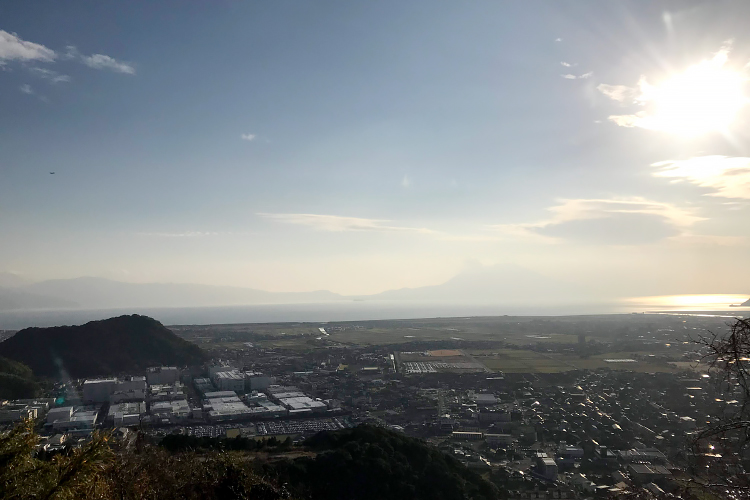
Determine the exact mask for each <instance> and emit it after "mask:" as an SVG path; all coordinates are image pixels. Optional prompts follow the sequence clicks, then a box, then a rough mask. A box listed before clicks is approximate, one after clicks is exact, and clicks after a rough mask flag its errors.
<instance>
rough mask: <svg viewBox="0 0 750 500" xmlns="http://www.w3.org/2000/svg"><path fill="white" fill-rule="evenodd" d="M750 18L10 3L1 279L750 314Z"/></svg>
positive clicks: (676, 11)
mask: <svg viewBox="0 0 750 500" xmlns="http://www.w3.org/2000/svg"><path fill="white" fill-rule="evenodd" d="M749 16H750V4H749V3H748V2H745V1H720V0H711V1H661V2H659V1H656V2H641V1H633V2H630V1H615V2H596V1H591V0H588V1H566V2H558V1H548V2H543V1H540V2H497V1H482V0H476V1H472V2H451V1H443V0H424V1H420V0H414V1H410V2H403V1H396V0H394V1H388V0H385V1H378V2H350V1H327V0H321V1H316V2H309V1H303V0H299V1H287V0H278V1H273V2H266V1H248V2H178V1H171V2H170V1H163V2H138V1H131V2H119V3H115V2H95V3H89V2H87V3H84V2H77V3H74V2H64V3H60V2H50V3H45V4H44V5H42V4H37V3H29V2H4V3H2V4H0V110H2V121H0V235H1V236H0V238H1V241H2V244H1V245H0V271H6V272H12V273H16V274H19V275H21V276H23V277H25V278H28V279H31V280H43V279H52V278H71V277H78V276H98V277H105V278H110V279H116V280H121V281H130V282H178V283H179V282H185V283H204V284H213V285H233V286H244V287H252V288H259V289H264V290H269V291H306V290H319V289H327V290H331V291H334V292H338V293H344V294H367V293H377V292H380V291H383V290H388V289H397V288H402V287H418V286H425V285H434V284H439V283H442V282H445V281H446V280H448V279H450V278H451V277H453V276H455V275H457V274H460V273H462V272H463V271H464V270H465V269H467V268H471V269H476V267H477V266H487V267H488V268H489V267H492V266H507V265H509V266H520V267H523V268H525V269H528V270H530V271H533V272H536V273H539V274H541V275H543V276H548V277H550V278H554V279H557V280H562V281H564V282H569V283H576V284H578V285H581V286H585V287H587V288H588V289H589V290H592V291H593V292H594V293H595V294H600V295H602V296H607V297H630V296H644V295H660V294H680V293H748V292H750V288H749V287H748V285H747V283H748V282H750V266H749V265H748V261H747V257H748V255H750V223H749V222H748V221H750V141H749V140H748V139H750V127H749V125H750V106H747V97H746V96H748V95H750V91H749V90H748V81H747V79H748V76H749V75H750V33H748V31H747V27H746V20H747V19H748V17H749ZM51 172H54V174H52V173H51Z"/></svg>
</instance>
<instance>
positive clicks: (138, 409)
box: [107, 401, 146, 427]
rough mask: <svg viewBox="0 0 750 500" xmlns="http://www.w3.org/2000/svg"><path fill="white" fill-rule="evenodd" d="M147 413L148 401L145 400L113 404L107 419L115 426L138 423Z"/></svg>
mask: <svg viewBox="0 0 750 500" xmlns="http://www.w3.org/2000/svg"><path fill="white" fill-rule="evenodd" d="M145 413H146V403H144V402H143V401H141V402H137V403H119V404H113V405H110V407H109V413H108V414H107V420H108V421H109V422H110V423H112V424H113V425H114V426H115V427H122V426H129V425H138V424H140V422H141V416H142V415H144V414H145Z"/></svg>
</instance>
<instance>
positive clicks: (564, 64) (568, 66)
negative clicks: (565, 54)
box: [560, 61, 576, 68]
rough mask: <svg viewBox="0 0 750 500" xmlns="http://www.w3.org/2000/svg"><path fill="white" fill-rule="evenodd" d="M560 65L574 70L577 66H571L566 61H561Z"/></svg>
mask: <svg viewBox="0 0 750 500" xmlns="http://www.w3.org/2000/svg"><path fill="white" fill-rule="evenodd" d="M560 65H561V66H564V67H566V68H572V67H573V66H576V65H575V64H570V63H568V62H565V61H560Z"/></svg>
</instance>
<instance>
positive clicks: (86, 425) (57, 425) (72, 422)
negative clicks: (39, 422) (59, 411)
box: [52, 408, 99, 432]
mask: <svg viewBox="0 0 750 500" xmlns="http://www.w3.org/2000/svg"><path fill="white" fill-rule="evenodd" d="M71 410H73V409H72V408H71ZM98 419H99V412H98V411H96V410H77V411H72V413H71V415H70V417H69V418H67V419H66V418H61V419H58V420H55V421H54V422H52V428H53V429H54V430H55V431H56V432H69V431H74V430H83V431H91V430H93V429H94V426H95V425H96V423H97V421H98Z"/></svg>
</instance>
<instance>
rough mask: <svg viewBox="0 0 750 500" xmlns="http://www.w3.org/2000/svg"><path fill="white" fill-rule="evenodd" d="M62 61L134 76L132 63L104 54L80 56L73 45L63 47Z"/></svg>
mask: <svg viewBox="0 0 750 500" xmlns="http://www.w3.org/2000/svg"><path fill="white" fill-rule="evenodd" d="M62 59H65V60H74V61H78V62H80V63H83V64H85V65H86V66H88V67H89V68H94V69H107V70H110V71H114V72H115V73H124V74H127V75H134V74H135V67H134V66H133V65H132V63H127V62H123V61H118V60H117V59H115V58H114V57H112V56H108V55H106V54H91V55H90V56H87V55H84V54H81V53H80V52H79V51H78V48H77V47H76V46H75V45H68V46H67V47H65V52H64V53H63V55H62Z"/></svg>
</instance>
